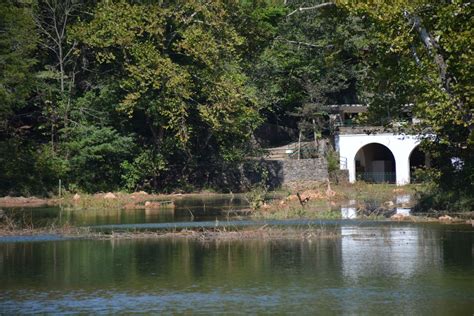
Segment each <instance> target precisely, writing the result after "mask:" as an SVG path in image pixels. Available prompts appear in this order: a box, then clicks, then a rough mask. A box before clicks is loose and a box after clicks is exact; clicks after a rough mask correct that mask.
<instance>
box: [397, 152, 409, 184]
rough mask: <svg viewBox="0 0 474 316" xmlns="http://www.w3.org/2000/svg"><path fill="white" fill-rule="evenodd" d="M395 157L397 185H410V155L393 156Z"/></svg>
mask: <svg viewBox="0 0 474 316" xmlns="http://www.w3.org/2000/svg"><path fill="white" fill-rule="evenodd" d="M394 156H395V174H396V182H397V185H405V184H409V183H410V153H408V156H407V155H406V154H405V153H399V154H397V155H396V154H394Z"/></svg>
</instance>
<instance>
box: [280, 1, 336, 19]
mask: <svg viewBox="0 0 474 316" xmlns="http://www.w3.org/2000/svg"><path fill="white" fill-rule="evenodd" d="M333 5H334V3H333V2H325V3H321V4H318V5H315V6H312V7H299V8H298V9H296V10H294V11H292V12H290V13H289V14H288V15H287V17H289V16H292V15H293V14H295V13H298V12H303V11H308V10H317V9H321V8H324V7H328V6H333Z"/></svg>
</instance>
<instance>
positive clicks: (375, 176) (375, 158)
mask: <svg viewBox="0 0 474 316" xmlns="http://www.w3.org/2000/svg"><path fill="white" fill-rule="evenodd" d="M355 169H356V179H357V180H362V181H366V182H373V183H383V182H387V183H395V180H396V175H395V157H394V156H393V154H392V152H391V151H390V149H388V148H387V147H386V146H384V145H381V144H377V143H372V144H368V145H365V146H364V147H362V148H361V149H359V151H358V152H357V154H356V156H355Z"/></svg>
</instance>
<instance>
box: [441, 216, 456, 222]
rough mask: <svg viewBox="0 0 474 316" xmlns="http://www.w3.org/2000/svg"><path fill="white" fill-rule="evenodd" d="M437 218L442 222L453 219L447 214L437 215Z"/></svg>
mask: <svg viewBox="0 0 474 316" xmlns="http://www.w3.org/2000/svg"><path fill="white" fill-rule="evenodd" d="M438 220H439V221H442V222H450V221H452V220H453V218H452V217H451V216H449V215H444V216H440V217H438Z"/></svg>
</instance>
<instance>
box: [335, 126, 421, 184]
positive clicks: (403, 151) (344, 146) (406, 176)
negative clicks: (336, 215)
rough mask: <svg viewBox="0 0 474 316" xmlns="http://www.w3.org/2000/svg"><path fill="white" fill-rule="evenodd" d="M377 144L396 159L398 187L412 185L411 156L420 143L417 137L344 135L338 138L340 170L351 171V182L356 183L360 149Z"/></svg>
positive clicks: (382, 134)
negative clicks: (382, 146)
mask: <svg viewBox="0 0 474 316" xmlns="http://www.w3.org/2000/svg"><path fill="white" fill-rule="evenodd" d="M371 143H377V144H381V145H384V146H385V147H387V148H388V149H389V150H390V151H391V152H392V154H393V156H394V158H395V173H396V183H397V185H405V184H408V183H410V154H411V152H412V150H413V149H414V148H415V147H416V146H418V144H419V143H420V137H419V136H416V135H398V134H393V133H379V134H361V133H354V134H351V133H347V132H346V133H344V134H340V135H338V136H337V137H336V150H338V151H339V156H340V158H341V160H340V168H341V169H347V170H348V171H349V182H351V183H353V182H355V181H356V170H355V156H356V154H357V152H358V151H359V149H361V148H362V147H364V146H366V145H368V144H371Z"/></svg>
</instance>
